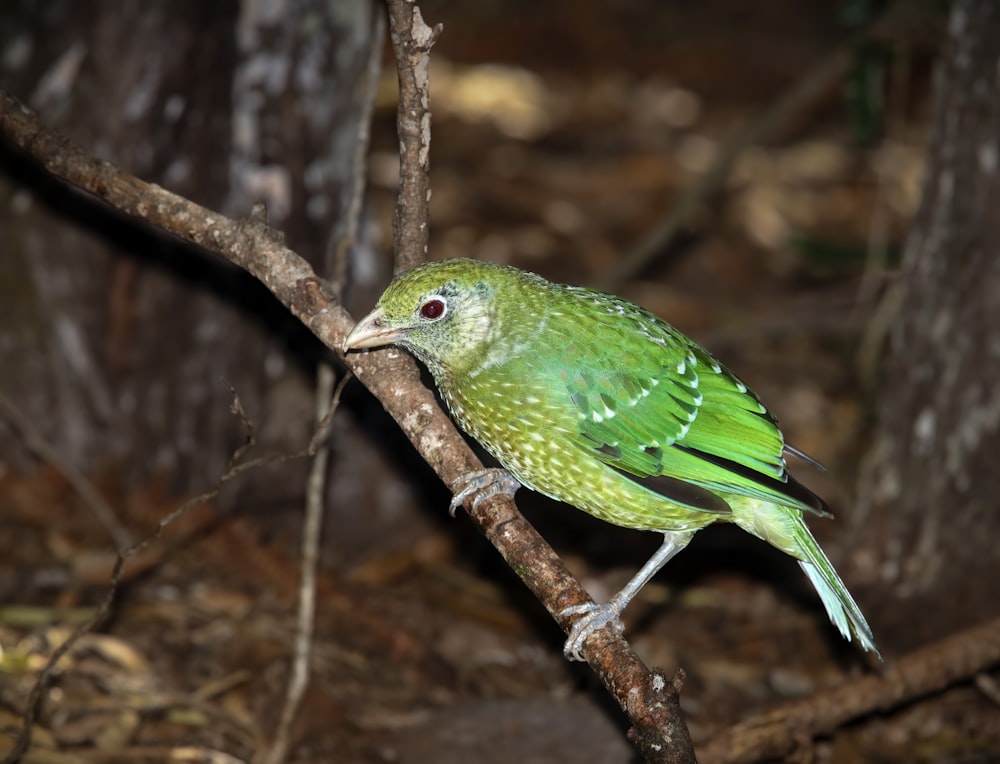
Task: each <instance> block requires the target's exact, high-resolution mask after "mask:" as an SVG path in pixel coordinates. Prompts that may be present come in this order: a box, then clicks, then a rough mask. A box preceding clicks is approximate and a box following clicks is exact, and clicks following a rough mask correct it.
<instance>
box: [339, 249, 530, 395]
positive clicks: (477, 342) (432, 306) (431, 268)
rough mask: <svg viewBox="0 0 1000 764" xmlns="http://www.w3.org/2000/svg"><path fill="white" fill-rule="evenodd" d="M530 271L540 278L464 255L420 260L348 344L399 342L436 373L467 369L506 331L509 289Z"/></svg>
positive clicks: (392, 287) (346, 346)
mask: <svg viewBox="0 0 1000 764" xmlns="http://www.w3.org/2000/svg"><path fill="white" fill-rule="evenodd" d="M526 277H527V278H532V279H533V278H536V277H533V276H530V274H526V273H524V272H523V271H519V270H517V269H514V268H508V267H506V266H502V265H496V264H494V263H484V262H480V261H477V260H466V259H461V258H456V259H452V260H438V261H434V262H430V263H425V264H423V265H420V266H418V267H416V268H414V269H412V270H410V271H407V272H406V273H403V274H400V275H399V276H397V277H396V279H395V280H394V281H393V282H392V283H391V284H390V285H389V286H388V288H387V289H386V290H385V292H384V293H383V294H382V296H381V297H380V298H379V301H378V304H377V305H376V306H375V309H374V310H373V311H372V312H371V313H369V314H368V315H367V316H365V317H364V318H362V319H361V320H360V321H359V322H358V323H357V326H355V327H354V329H353V330H352V331H351V333H350V334H349V335H348V336H347V339H346V340H345V341H344V350H353V349H361V348H374V347H381V346H383V345H400V346H402V347H404V348H406V349H407V350H409V351H410V352H411V353H413V354H414V355H415V356H417V358H419V359H420V360H421V361H423V363H424V364H426V365H427V367H428V368H429V369H430V370H431V372H433V373H434V375H435V376H437V377H440V376H442V375H443V376H450V375H456V374H462V373H465V372H468V371H469V370H471V369H473V368H475V367H476V366H477V365H479V364H481V363H483V362H484V359H486V358H487V357H488V356H489V354H490V352H491V345H493V344H494V343H495V340H496V338H497V336H498V333H499V332H500V331H501V329H500V324H501V323H502V319H501V314H502V312H503V311H502V306H503V304H504V300H505V298H504V295H510V294H512V292H511V291H510V289H509V287H510V286H513V285H514V284H516V283H517V282H520V281H523V280H524V279H525V278H526ZM516 293H517V291H514V292H513V294H516Z"/></svg>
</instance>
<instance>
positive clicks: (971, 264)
mask: <svg viewBox="0 0 1000 764" xmlns="http://www.w3.org/2000/svg"><path fill="white" fill-rule="evenodd" d="M941 75H942V76H941V79H940V92H939V96H938V102H937V104H936V112H935V117H934V121H933V125H932V129H931V135H930V150H929V156H928V163H927V168H926V176H925V181H924V187H923V192H922V201H921V206H920V209H919V212H918V214H917V217H916V220H915V221H914V225H913V228H912V230H911V232H910V235H909V238H908V241H907V244H906V252H905V256H904V262H903V265H902V270H901V273H900V274H899V276H898V282H897V284H896V286H895V287H894V289H893V290H892V291H891V292H890V294H889V296H888V298H887V299H888V300H890V303H889V305H890V306H892V309H893V310H895V311H896V312H895V320H894V322H893V328H892V330H891V333H890V336H889V341H888V349H887V356H886V359H885V362H884V372H883V376H882V378H881V379H880V381H879V385H878V391H877V393H876V400H877V406H878V421H877V426H876V432H875V438H874V448H873V451H872V453H871V456H870V460H869V465H868V470H867V474H866V475H865V476H864V478H863V480H862V488H861V506H860V507H859V510H858V512H857V513H856V514H855V516H854V518H853V519H852V520H853V523H854V531H855V534H856V536H855V537H856V539H857V543H856V549H857V550H858V552H857V554H856V555H855V559H854V564H855V566H856V568H857V569H858V570H857V573H858V577H859V578H867V579H868V580H869V581H871V582H874V586H873V589H875V590H877V591H879V592H880V593H881V596H882V597H884V598H885V601H883V602H882V603H880V606H876V607H870V608H869V612H871V613H872V616H873V621H874V625H875V628H876V633H877V634H878V635H879V637H880V639H881V640H882V641H883V643H884V644H886V646H887V647H889V648H890V651H898V650H901V649H906V648H909V647H911V646H914V645H917V644H922V643H924V642H926V641H927V640H929V639H932V638H935V637H940V636H942V635H944V634H947V633H950V632H951V631H953V630H956V629H958V628H960V627H964V626H968V625H970V624H975V623H978V622H980V621H984V620H986V619H987V618H988V617H990V616H995V615H997V614H998V613H1000V598H998V597H997V596H996V581H995V578H996V572H997V570H1000V545H998V544H997V542H996V539H997V537H998V535H1000V512H998V511H997V506H998V501H1000V499H998V497H1000V470H998V469H997V467H996V453H997V451H998V449H1000V387H998V386H997V380H998V379H1000V215H998V213H997V210H998V209H1000V173H998V165H1000V6H998V5H997V4H996V3H995V2H993V0H959V1H958V2H956V3H955V4H954V5H953V7H952V9H951V16H950V21H949V28H948V49H947V52H946V54H945V57H944V60H943V64H942V72H941ZM893 648H894V650H893Z"/></svg>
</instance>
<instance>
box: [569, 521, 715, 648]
mask: <svg viewBox="0 0 1000 764" xmlns="http://www.w3.org/2000/svg"><path fill="white" fill-rule="evenodd" d="M695 533H696V531H672V532H670V533H664V534H663V544H661V545H660V548H659V549H657V550H656V554H654V555H653V556H652V557H650V558H649V561H648V562H647V563H646V564H645V565H643V566H642V569H641V570H640V571H639V572H638V573H636V574H635V575H634V576H633V577H632V580H631V581H629V582H628V583H627V584H625V588H624V589H622V590H621V591H620V592H618V594H616V595H615V596H614V597H612V598H611V599H610V600H608V601H607V602H605V603H604V604H603V605H598V604H597V603H595V602H588V603H587V604H585V605H574V606H572V607H568V608H566V609H565V610H563V611H561V612H560V613H559V615H562V616H567V615H580V616H582V618H579V619H577V621H576V622H575V623H574V624H573V626H572V628H571V629H570V631H569V638H568V639H567V640H566V644H565V645H564V646H563V654H564V655H565V656H566V657H567V658H569V659H570V660H573V661H582V660H584V658H583V652H582V650H583V645H584V643H585V642H586V641H587V640H588V639H589V638H590V635H591V634H593V633H594V632H595V631H597V630H598V629H601V628H604V627H605V626H607V625H609V624H610V625H611V627H612V628H613V629H615V631H617V632H618V633H619V634H620V633H621V632H622V630H623V629H624V628H625V626H624V624H622V622H621V619H620V618H619V616H620V615H621V613H622V611H623V610H624V609H625V606H626V605H628V603H629V602H631V601H632V598H633V597H635V595H636V594H638V593H639V590H640V589H641V588H642V587H643V586H645V585H646V583H647V582H648V581H649V579H651V578H652V577H653V576H655V575H656V573H657V571H659V569H660V568H662V567H663V566H664V565H666V564H667V563H668V562H669V561H670V558H671V557H673V556H674V555H675V554H677V553H678V552H679V551H681V550H682V549H683V548H684V547H686V546H687V545H688V542H689V541H691V539H692V538H693V537H694V534H695Z"/></svg>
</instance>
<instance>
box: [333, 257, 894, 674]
mask: <svg viewBox="0 0 1000 764" xmlns="http://www.w3.org/2000/svg"><path fill="white" fill-rule="evenodd" d="M389 344H395V345H399V346H401V347H403V348H405V349H406V350H408V351H410V352H411V353H412V354H413V355H415V356H416V357H417V358H418V359H419V360H420V361H421V362H422V363H424V364H425V365H426V366H427V368H428V369H429V370H430V372H431V374H432V375H433V376H434V380H435V382H436V383H437V387H438V390H439V391H440V393H441V396H442V398H443V399H444V401H445V404H446V405H447V407H448V409H449V411H450V412H451V415H452V417H453V418H454V419H455V421H456V422H457V423H458V424H459V426H460V427H461V428H462V429H463V430H464V431H465V432H467V433H468V434H469V435H471V436H472V437H473V438H475V439H476V440H477V441H478V442H479V443H480V444H481V445H482V446H483V447H484V448H485V449H486V450H487V451H488V452H489V453H490V454H491V455H492V456H493V457H494V458H495V459H496V460H497V461H498V462H499V463H500V464H501V465H502V467H503V469H502V470H500V469H487V470H483V471H480V472H475V473H472V474H470V475H466V476H463V477H462V478H460V479H459V481H457V483H456V484H455V485H454V486H453V489H455V491H456V492H455V495H454V499H453V501H452V511H453V512H454V510H455V509H456V508H457V507H458V506H459V505H460V504H461V503H462V502H463V501H464V500H465V499H466V498H467V497H468V496H470V495H474V496H475V497H476V498H475V500H476V501H477V502H479V501H483V500H485V499H486V498H489V497H491V496H493V495H495V494H497V493H501V492H502V493H507V494H513V493H514V491H516V490H517V489H518V488H519V487H520V486H525V487H527V488H530V489H532V490H534V491H538V492H539V493H542V494H545V495H546V496H549V497H551V498H553V499H557V500H559V501H563V502H566V503H567V504H570V505H572V506H574V507H576V508H578V509H582V510H583V511H585V512H589V513H590V514H592V515H594V516H595V517H598V518H600V519H601V520H605V521H606V522H609V523H613V524H615V525H621V526H624V527H626V528H636V529H639V530H646V531H656V532H658V533H661V534H663V539H664V540H663V544H662V545H661V546H660V548H659V549H658V551H657V552H656V553H655V554H654V555H653V557H652V558H651V559H650V560H649V561H648V562H647V563H646V564H645V565H644V566H643V567H642V569H641V570H640V571H639V572H638V573H637V574H636V575H635V577H633V578H632V580H631V581H629V583H628V584H627V585H626V586H625V588H624V589H622V590H621V591H620V592H619V593H618V594H616V595H615V596H614V597H612V598H611V600H609V601H608V602H607V603H605V604H602V605H596V604H594V603H589V604H587V605H581V606H577V607H572V608H568V609H567V610H565V611H563V613H562V614H563V615H578V616H580V617H578V618H577V619H576V620H575V621H574V623H573V626H572V628H571V629H570V634H569V638H568V639H567V641H566V645H565V653H566V655H567V657H569V658H572V659H576V660H582V659H583V658H582V653H581V651H582V649H583V646H584V643H585V642H586V640H587V639H588V638H589V637H590V635H591V634H592V633H593V632H595V631H596V630H598V629H600V628H603V627H604V626H608V625H610V626H611V627H612V628H615V629H617V630H618V631H619V632H620V631H622V629H623V627H622V623H621V620H620V618H619V616H620V614H621V612H622V610H623V609H624V608H625V607H626V605H628V603H629V602H630V601H631V600H632V598H633V597H635V595H636V593H638V591H639V590H640V589H641V588H642V587H643V586H644V585H645V584H646V582H648V581H649V580H650V579H651V578H652V577H653V576H654V575H655V574H656V572H657V571H658V570H660V568H662V567H663V566H664V565H665V564H666V563H667V561H668V560H670V558H672V557H673V556H674V555H675V554H677V552H679V551H680V550H681V549H683V548H684V547H685V546H686V545H687V544H688V542H690V541H691V539H692V538H693V537H694V534H695V533H697V532H698V531H699V530H701V529H702V528H704V527H705V526H707V525H710V524H712V523H714V522H718V521H725V522H732V523H736V525H738V526H739V527H740V528H742V529H743V530H745V531H747V532H748V533H752V534H753V535H754V536H757V537H758V538H761V539H763V540H764V541H767V542H768V543H770V544H771V545H773V546H775V547H777V548H778V549H780V550H781V551H782V552H785V553H786V554H789V555H791V556H792V557H794V558H795V559H796V560H798V562H799V565H801V566H802V569H803V570H804V571H805V574H806V576H808V577H809V580H810V581H811V582H812V584H813V586H814V587H815V588H816V591H817V592H818V593H819V596H820V599H821V600H822V602H823V605H824V607H825V608H826V611H827V613H828V614H829V616H830V620H831V621H833V623H834V624H835V625H836V626H837V628H838V629H839V630H840V633H841V634H843V636H844V638H845V639H848V640H850V639H851V635H853V636H854V638H856V639H857V640H858V642H859V643H860V644H861V646H862V647H864V648H865V649H867V650H871V651H873V652H875V653H876V655H878V648H877V647H876V645H875V640H874V638H873V636H872V631H871V628H870V627H869V626H868V623H867V622H866V621H865V618H864V615H862V613H861V609H860V608H859V607H858V605H857V604H856V603H855V601H854V599H853V598H852V597H851V595H850V593H849V592H848V591H847V588H846V587H845V586H844V583H843V581H841V580H840V577H839V576H838V575H837V572H836V571H835V570H834V568H833V565H832V564H831V563H830V561H829V560H828V559H827V557H826V555H825V554H824V553H823V550H822V549H820V547H819V545H818V544H817V543H816V540H815V539H814V538H813V536H812V534H811V533H810V532H809V529H808V527H807V526H806V524H805V520H804V513H806V512H811V513H813V514H816V515H821V516H829V511H828V507H827V505H826V503H825V502H823V500H822V499H820V498H819V497H818V496H816V495H815V494H813V493H812V492H811V491H810V490H809V489H807V488H805V487H804V486H803V485H802V484H801V483H799V482H797V481H796V480H795V479H794V478H792V476H791V475H790V474H789V473H788V468H787V466H786V464H785V455H786V454H792V455H795V456H799V457H802V458H805V459H806V460H807V461H812V460H811V459H809V457H807V456H805V455H804V454H802V453H801V452H799V451H797V450H796V449H794V448H792V447H791V446H789V445H787V444H786V443H785V441H784V437H783V436H782V434H781V431H780V430H779V429H778V425H777V421H776V420H775V418H774V416H772V415H771V413H770V412H769V411H768V410H767V409H766V408H765V407H764V406H763V405H762V404H761V402H760V401H759V400H758V398H757V396H756V395H754V393H753V392H751V391H750V390H749V388H747V386H746V385H745V384H744V383H743V382H741V381H740V379H739V378H738V377H737V376H736V375H735V374H733V373H732V372H731V371H729V369H727V368H726V367H725V366H723V365H722V364H721V363H719V362H718V361H716V360H715V358H713V357H712V356H711V354H709V353H708V351H706V350H705V349H703V348H702V347H700V346H699V345H697V344H696V343H694V342H693V341H691V340H690V339H688V338H687V337H685V336H684V335H683V334H681V333H680V332H679V331H677V330H676V329H674V328H673V327H672V326H670V325H669V324H667V323H666V322H665V321H663V320H661V319H660V318H658V317H656V316H655V315H653V314H652V313H650V312H648V311H646V310H644V309H642V308H640V307H639V306H637V305H634V304H633V303H631V302H628V301H626V300H623V299H621V298H619V297H615V296H613V295H610V294H604V293H601V292H596V291H593V290H591V289H585V288H583V287H576V286H565V285H561V284H553V283H551V282H549V281H546V280H545V279H543V278H541V277H540V276H536V275H535V274H533V273H528V272H526V271H522V270H519V269H517V268H512V267H508V266H503V265H497V264H495V263H487V262H479V261H475V260H466V259H452V260H441V261H436V262H429V263H426V264H424V265H421V266H419V267H417V268H414V269H412V270H410V271H408V272H406V273H403V274H401V275H399V276H398V277H397V278H396V279H395V280H394V281H393V282H392V283H391V284H390V285H389V287H388V288H387V289H386V290H385V292H384V293H383V294H382V296H381V298H379V301H378V304H377V305H376V307H375V309H374V310H372V312H371V313H369V314H368V315H367V316H365V317H364V318H363V319H362V320H361V321H359V322H358V324H357V326H355V327H354V330H353V331H352V332H351V333H350V335H349V336H348V337H347V339H346V341H345V343H344V349H345V350H348V349H358V348H373V347H380V346H383V345H389Z"/></svg>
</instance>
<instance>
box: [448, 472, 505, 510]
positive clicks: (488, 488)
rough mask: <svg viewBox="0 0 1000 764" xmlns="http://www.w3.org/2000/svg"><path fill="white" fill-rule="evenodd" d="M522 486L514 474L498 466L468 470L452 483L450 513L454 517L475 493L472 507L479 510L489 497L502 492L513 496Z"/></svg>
mask: <svg viewBox="0 0 1000 764" xmlns="http://www.w3.org/2000/svg"><path fill="white" fill-rule="evenodd" d="M520 487H521V484H520V483H519V482H518V481H517V479H516V478H515V477H514V476H513V475H511V474H510V473H509V472H507V470H503V469H499V468H497V467H489V468H487V469H483V470H475V471H473V472H466V473H465V474H464V475H461V476H460V477H458V478H456V479H455V481H454V482H453V483H452V484H451V490H452V491H454V494H453V495H452V497H451V504H449V505H448V514H449V515H451V516H452V517H454V516H455V513H456V512H457V511H458V508H459V507H460V506H462V504H463V503H464V502H465V500H466V499H467V498H469V497H470V496H472V495H475V498H474V499H473V500H472V509H473V510H477V509H479V505H480V504H482V503H483V502H484V501H486V500H487V499H492V498H493V497H494V496H498V495H500V494H503V495H504V496H513V495H514V494H515V493H516V492H517V489H518V488H520Z"/></svg>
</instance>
